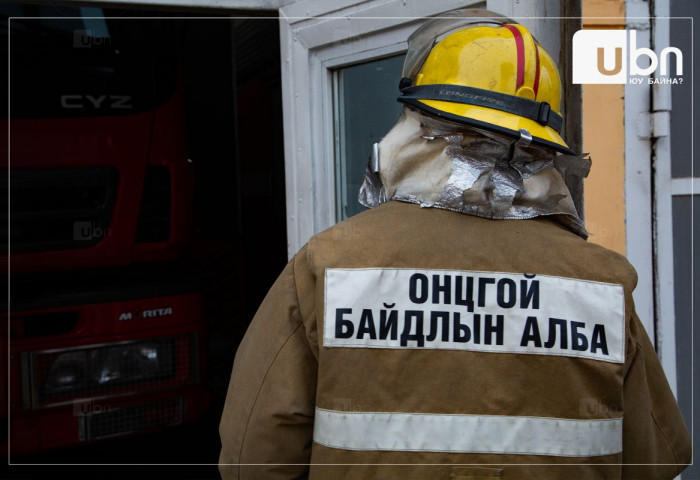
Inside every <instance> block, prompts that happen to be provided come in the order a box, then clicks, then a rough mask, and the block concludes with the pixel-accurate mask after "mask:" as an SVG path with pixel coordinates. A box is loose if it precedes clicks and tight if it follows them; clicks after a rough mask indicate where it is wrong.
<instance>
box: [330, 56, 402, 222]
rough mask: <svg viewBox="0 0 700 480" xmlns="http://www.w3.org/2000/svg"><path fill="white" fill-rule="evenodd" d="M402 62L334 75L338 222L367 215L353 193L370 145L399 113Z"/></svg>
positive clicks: (378, 62) (359, 182) (366, 65)
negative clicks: (362, 214)
mask: <svg viewBox="0 0 700 480" xmlns="http://www.w3.org/2000/svg"><path fill="white" fill-rule="evenodd" d="M403 59H404V55H398V56H394V57H388V58H382V59H380V60H374V61H371V62H366V63H362V64H359V65H352V66H350V67H344V68H341V69H339V70H337V71H336V72H335V80H336V89H335V95H336V99H335V102H336V110H335V115H336V119H335V120H336V170H335V171H336V205H337V217H336V218H337V220H338V221H341V220H344V219H346V218H348V217H351V216H353V215H355V214H357V213H360V212H361V211H363V210H365V208H364V207H363V206H362V205H360V204H359V203H358V201H357V193H358V191H359V190H360V186H361V185H362V180H363V178H364V176H365V168H366V166H367V159H368V158H369V156H370V154H371V153H372V144H374V143H376V142H379V141H380V140H381V138H382V137H383V136H384V135H385V134H386V133H387V132H388V131H389V130H390V129H391V127H392V126H393V125H394V124H395V123H396V121H397V120H398V118H399V114H400V113H401V104H400V103H398V102H397V101H396V97H398V95H399V87H398V85H399V80H400V78H401V67H402V66H403Z"/></svg>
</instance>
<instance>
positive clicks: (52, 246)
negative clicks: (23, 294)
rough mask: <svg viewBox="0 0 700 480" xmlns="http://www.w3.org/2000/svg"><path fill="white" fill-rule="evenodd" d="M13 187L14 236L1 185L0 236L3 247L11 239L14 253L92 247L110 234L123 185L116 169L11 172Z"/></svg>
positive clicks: (11, 196)
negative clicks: (110, 226)
mask: <svg viewBox="0 0 700 480" xmlns="http://www.w3.org/2000/svg"><path fill="white" fill-rule="evenodd" d="M4 176H5V180H7V172H5V174H4ZM9 183H10V231H9V232H7V211H8V208H7V207H8V206H7V185H8V182H7V181H3V182H2V185H0V189H1V190H0V235H2V240H1V241H2V242H3V243H4V245H3V246H2V248H5V249H6V248H7V243H6V242H7V239H8V238H9V239H10V252H11V253H17V252H36V251H49V250H66V249H75V248H85V247H90V246H93V245H95V244H97V243H98V242H99V241H100V240H102V238H104V237H105V235H106V234H107V232H108V230H109V224H110V220H111V217H112V210H113V209H114V202H115V199H116V196H117V187H118V185H119V173H118V172H117V170H116V169H115V168H50V169H21V168H13V169H11V170H10V182H9ZM8 233H9V236H8Z"/></svg>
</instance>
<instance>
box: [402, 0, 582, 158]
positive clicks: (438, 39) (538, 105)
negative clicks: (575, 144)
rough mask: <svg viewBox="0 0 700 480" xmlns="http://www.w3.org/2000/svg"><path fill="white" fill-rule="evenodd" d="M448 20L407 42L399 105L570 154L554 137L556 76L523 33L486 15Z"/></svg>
mask: <svg viewBox="0 0 700 480" xmlns="http://www.w3.org/2000/svg"><path fill="white" fill-rule="evenodd" d="M456 14H458V15H459V16H454V15H456ZM446 15H449V16H445V17H437V18H435V19H433V20H431V21H428V22H426V23H425V24H424V25H423V26H422V27H421V28H419V29H418V30H417V31H416V32H415V33H413V35H411V37H410V38H409V39H408V43H409V48H408V53H407V55H406V61H405V63H404V68H403V72H402V77H403V78H402V79H401V84H400V86H399V88H400V89H401V93H402V95H401V96H400V97H399V98H398V99H397V100H398V101H400V102H403V103H404V104H407V105H410V106H412V107H414V108H417V109H419V110H422V111H424V112H426V113H428V114H431V115H435V116H437V117H439V118H444V119H446V120H450V121H454V122H459V123H463V124H466V125H470V126H473V127H477V128H484V129H487V130H491V131H494V132H498V133H503V134H506V135H509V136H512V137H515V138H525V139H527V140H531V141H532V143H535V144H538V145H541V146H545V147H548V148H551V149H553V150H556V151H559V152H563V153H569V154H571V153H573V151H572V150H571V149H570V148H569V147H568V145H567V144H566V142H564V140H563V139H562V138H561V136H560V135H559V132H560V131H561V128H562V124H563V119H562V116H561V113H560V101H561V80H560V77H559V71H558V70H557V66H556V63H555V62H554V60H552V57H551V56H550V55H549V54H548V53H547V51H546V50H545V49H544V48H542V46H541V45H539V44H538V43H537V41H536V40H535V38H534V37H533V36H532V34H531V33H530V32H529V31H528V29H527V28H525V27H524V26H522V25H520V24H518V23H517V22H514V21H513V20H511V19H509V18H506V17H503V16H501V15H498V14H495V13H493V12H489V11H485V10H458V11H455V12H449V13H448V14H446Z"/></svg>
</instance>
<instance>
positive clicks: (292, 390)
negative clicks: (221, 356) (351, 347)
mask: <svg viewBox="0 0 700 480" xmlns="http://www.w3.org/2000/svg"><path fill="white" fill-rule="evenodd" d="M293 263H294V260H292V261H291V262H290V263H289V264H288V265H287V267H286V268H285V269H284V271H283V272H282V273H281V275H280V276H279V278H278V279H277V281H276V282H275V284H274V285H273V286H272V288H271V289H270V291H269V292H268V294H267V296H266V297H265V300H263V303H262V304H261V306H260V308H259V309H258V312H257V313H256V315H255V317H254V318H253V321H252V322H251V324H250V327H249V328H248V331H247V332H246V335H245V337H244V338H243V341H242V342H241V345H240V347H239V348H238V351H237V353H236V358H235V361H234V365H233V374H232V376H231V382H230V383H229V388H228V394H227V398H226V404H225V406H224V411H223V415H222V418H221V424H220V426H219V433H220V435H221V446H222V449H221V455H220V457H219V464H220V465H219V470H220V472H221V476H222V477H223V478H224V479H225V480H229V479H241V480H244V479H253V478H265V479H292V478H304V477H306V476H307V475H308V463H309V462H310V455H311V443H312V437H313V416H314V405H315V397H316V375H317V362H316V358H315V357H314V355H313V354H312V352H311V350H310V348H309V343H308V340H307V336H306V330H305V328H304V325H303V323H302V319H301V315H300V311H299V302H298V297H297V290H296V284H295V278H294V265H293ZM246 464H247V465H246ZM253 464H254V465H253Z"/></svg>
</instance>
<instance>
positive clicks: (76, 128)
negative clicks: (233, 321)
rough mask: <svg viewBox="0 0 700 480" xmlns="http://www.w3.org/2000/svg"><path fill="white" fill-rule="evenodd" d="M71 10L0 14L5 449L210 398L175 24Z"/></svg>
mask: <svg viewBox="0 0 700 480" xmlns="http://www.w3.org/2000/svg"><path fill="white" fill-rule="evenodd" d="M2 8H3V10H2V12H3V13H4V15H5V17H10V16H12V17H18V16H31V15H34V14H35V12H33V11H32V9H37V8H40V7H36V6H18V5H15V6H6V7H2ZM15 10H18V11H15ZM75 11H76V13H77V16H76V17H71V18H61V19H56V18H54V19H48V18H41V19H39V18H34V19H30V18H13V19H12V20H11V21H10V22H9V24H7V23H6V24H7V25H9V27H8V28H9V30H10V31H9V38H10V46H9V53H10V62H9V67H10V72H9V81H10V85H9V88H10V93H11V94H10V105H9V111H10V120H9V152H10V154H9V159H8V161H6V162H5V163H6V164H5V165H4V167H5V168H4V169H3V171H4V172H5V175H7V176H6V177H5V178H4V179H2V182H0V183H1V184H2V188H4V189H7V188H8V186H9V205H3V206H2V207H0V211H1V212H2V213H0V215H4V217H3V218H2V219H0V229H7V230H6V231H5V232H4V235H3V241H6V242H7V241H9V243H6V244H5V245H4V250H3V251H4V252H8V249H9V270H10V272H9V273H10V274H9V277H8V282H9V289H8V291H9V311H8V312H7V313H6V314H5V317H6V320H7V321H8V323H9V328H8V330H6V331H8V332H9V339H7V338H4V339H3V342H1V343H2V346H1V347H0V349H2V350H1V351H0V354H1V356H2V360H1V361H2V362H3V364H0V370H1V371H2V372H3V376H4V372H8V371H9V379H7V381H3V382H2V387H0V412H2V413H0V415H2V416H5V415H9V417H8V418H7V419H6V421H7V422H9V426H10V428H9V431H10V433H9V438H5V439H4V443H5V446H4V447H2V448H4V449H5V450H4V451H5V452H6V451H7V444H8V443H9V446H10V452H11V455H17V454H24V453H30V452H36V451H39V450H42V449H49V448H55V447H62V446H69V445H77V444H81V443H87V442H93V441H99V440H100V439H104V438H111V437H115V436H120V435H128V434H135V433H142V432H150V431H154V430H158V429H162V428H165V427H170V426H173V425H178V424H182V423H185V422H188V421H190V420H192V419H194V418H195V417H197V416H198V415H200V414H201V413H202V412H203V411H204V409H205V408H206V406H207V403H208V392H207V390H206V388H205V383H204V380H205V379H204V376H205V372H206V370H205V368H206V365H205V361H204V358H205V356H204V352H205V344H204V341H205V338H204V334H205V330H204V318H203V306H202V299H201V295H200V294H199V293H198V287H197V285H196V282H195V281H194V280H193V279H192V278H191V275H189V274H188V273H187V271H186V270H185V269H183V267H182V265H181V264H180V261H179V260H180V259H181V258H182V255H183V252H184V251H185V249H186V248H187V246H188V244H189V242H190V240H191V237H192V217H193V165H192V164H190V162H188V159H187V153H186V145H185V123H184V100H183V86H182V82H181V80H180V79H181V75H180V74H179V69H180V67H179V62H178V54H177V52H178V49H177V48H176V45H177V42H178V29H177V22H176V21H174V20H167V19H166V20H158V19H141V20H134V19H109V18H108V19H104V18H99V17H100V16H101V12H100V11H99V9H83V8H81V9H75ZM2 76H3V77H6V76H5V75H2ZM0 131H2V132H7V131H8V125H7V124H6V123H4V122H3V125H0ZM3 140H4V141H5V142H8V136H5V137H4V138H3ZM0 148H4V149H5V150H4V151H8V145H7V143H5V144H4V145H0ZM8 176H9V177H8ZM0 197H1V198H2V200H0V201H2V202H7V201H8V192H7V191H6V190H5V191H3V192H0ZM8 212H9V219H8V218H7V215H8ZM4 261H5V264H8V258H7V257H5V258H4ZM7 348H9V352H8V351H7V350H6V349H7ZM6 361H9V365H8V364H5V363H4V362H6ZM6 387H9V396H8V392H7V391H5V390H3V389H4V388H6ZM8 398H9V405H7V404H5V402H7V401H8ZM8 412H9V414H8ZM3 433H4V432H3ZM0 435H1V434H0ZM0 440H2V438H1V437H0Z"/></svg>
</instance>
